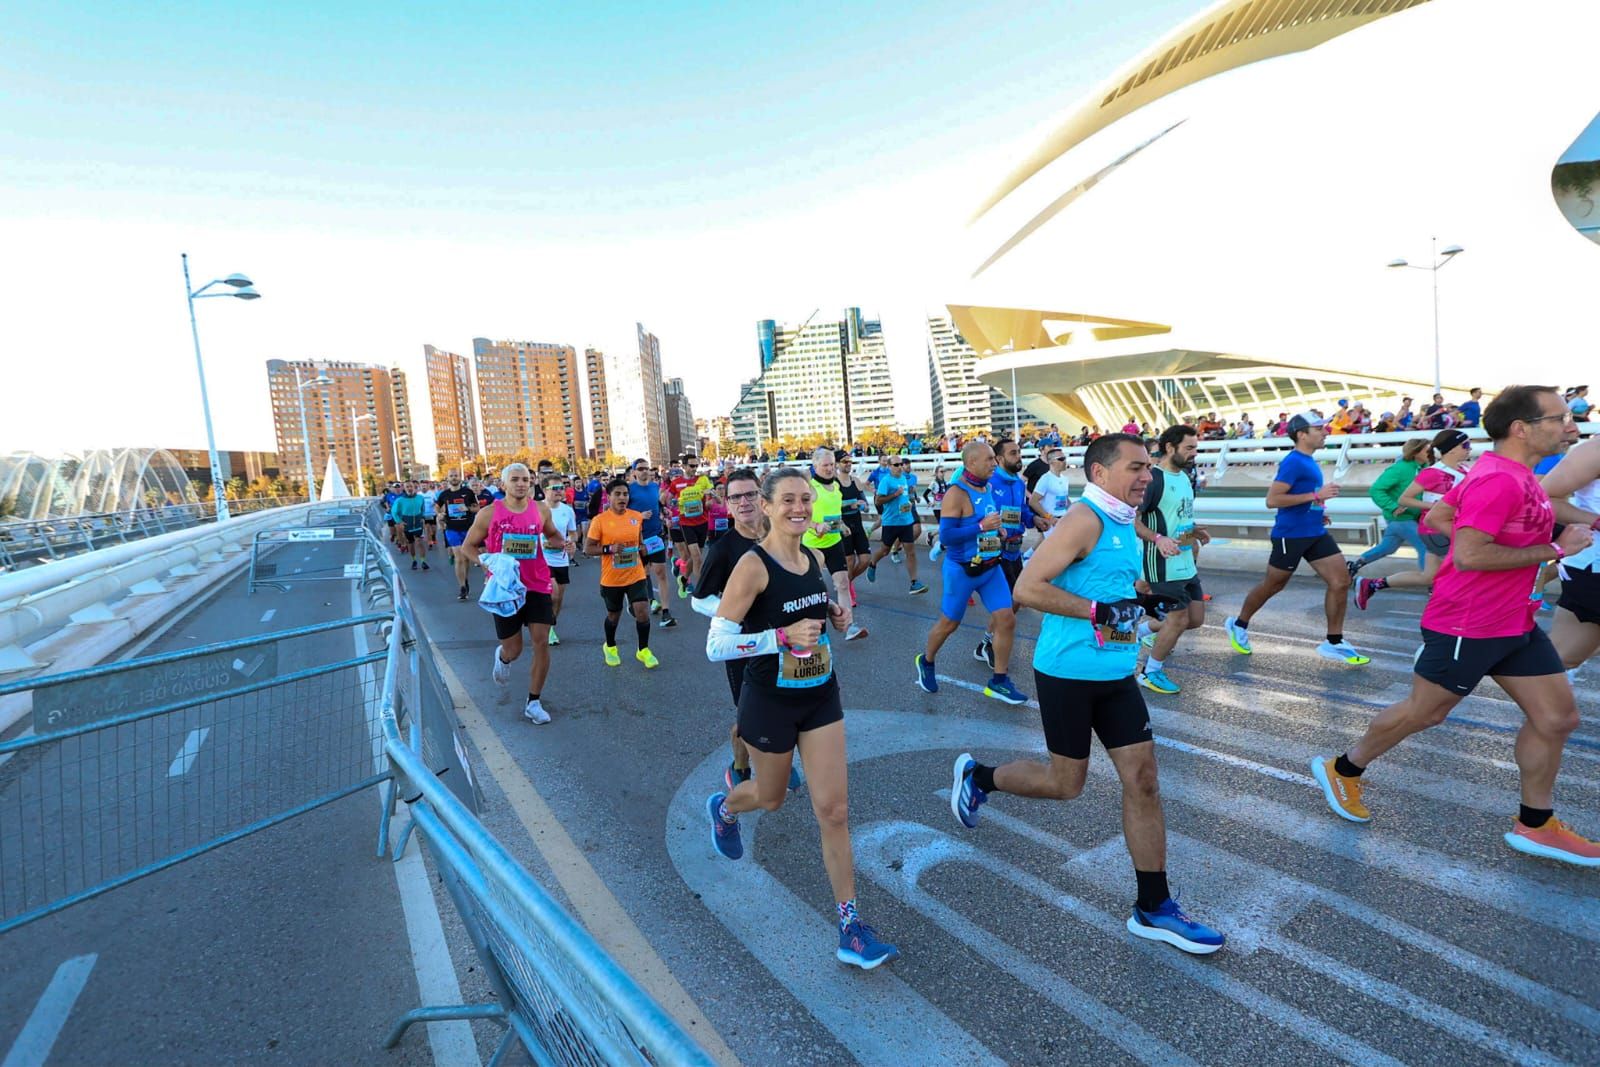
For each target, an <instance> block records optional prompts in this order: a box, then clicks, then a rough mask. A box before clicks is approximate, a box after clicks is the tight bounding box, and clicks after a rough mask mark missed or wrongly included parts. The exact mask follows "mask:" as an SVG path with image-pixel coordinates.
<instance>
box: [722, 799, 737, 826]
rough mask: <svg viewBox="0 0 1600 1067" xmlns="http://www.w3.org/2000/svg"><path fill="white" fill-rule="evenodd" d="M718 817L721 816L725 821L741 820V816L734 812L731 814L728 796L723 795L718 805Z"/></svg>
mask: <svg viewBox="0 0 1600 1067" xmlns="http://www.w3.org/2000/svg"><path fill="white" fill-rule="evenodd" d="M717 817H718V818H720V819H721V820H722V821H723V822H738V821H739V816H737V815H732V814H730V813H729V812H728V798H727V797H723V798H722V801H721V803H719V804H718V805H717Z"/></svg>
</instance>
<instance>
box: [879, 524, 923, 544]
mask: <svg viewBox="0 0 1600 1067" xmlns="http://www.w3.org/2000/svg"><path fill="white" fill-rule="evenodd" d="M881 532H882V535H883V543H884V544H885V545H893V544H894V543H895V542H896V541H899V542H901V543H902V544H907V545H915V544H916V543H917V525H916V523H913V522H908V523H906V524H905V525H904V526H884V527H882V530H881Z"/></svg>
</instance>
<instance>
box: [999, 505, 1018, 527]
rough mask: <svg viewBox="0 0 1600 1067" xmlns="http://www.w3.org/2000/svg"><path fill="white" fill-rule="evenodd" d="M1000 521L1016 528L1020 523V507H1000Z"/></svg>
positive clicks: (1003, 524) (1004, 524)
mask: <svg viewBox="0 0 1600 1067" xmlns="http://www.w3.org/2000/svg"><path fill="white" fill-rule="evenodd" d="M1000 523H1001V525H1002V526H1009V527H1011V528H1012V529H1016V528H1018V527H1020V526H1021V525H1022V509H1021V508H1012V507H1005V508H1001V509H1000Z"/></svg>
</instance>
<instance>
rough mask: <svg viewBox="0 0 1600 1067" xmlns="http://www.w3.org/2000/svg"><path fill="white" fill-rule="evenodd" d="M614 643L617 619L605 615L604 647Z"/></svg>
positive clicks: (615, 640)
mask: <svg viewBox="0 0 1600 1067" xmlns="http://www.w3.org/2000/svg"><path fill="white" fill-rule="evenodd" d="M616 643H617V620H616V619H613V618H610V617H607V619H606V647H608V648H610V647H612V646H614V645H616Z"/></svg>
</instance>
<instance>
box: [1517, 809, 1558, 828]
mask: <svg viewBox="0 0 1600 1067" xmlns="http://www.w3.org/2000/svg"><path fill="white" fill-rule="evenodd" d="M1555 813H1556V812H1555V809H1554V808H1530V807H1528V805H1526V804H1524V805H1522V814H1520V815H1518V816H1517V821H1518V822H1520V823H1521V824H1522V825H1524V826H1526V827H1527V828H1528V829H1530V830H1537V829H1538V828H1539V827H1541V826H1543V825H1544V824H1545V823H1547V822H1549V821H1550V819H1551V818H1552V817H1553V816H1554V815H1555Z"/></svg>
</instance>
